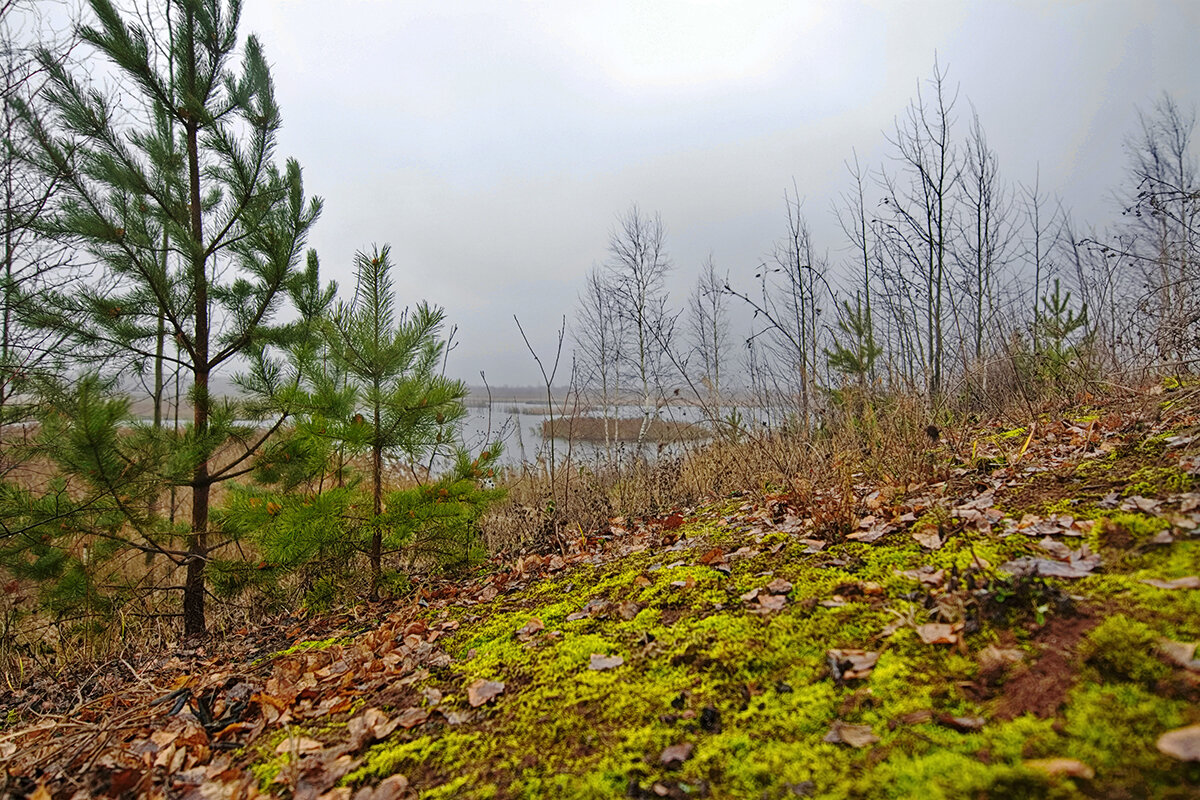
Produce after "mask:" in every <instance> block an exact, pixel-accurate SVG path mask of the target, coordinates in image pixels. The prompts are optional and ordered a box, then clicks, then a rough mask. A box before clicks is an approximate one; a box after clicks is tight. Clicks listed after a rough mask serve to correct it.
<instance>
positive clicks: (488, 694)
mask: <svg viewBox="0 0 1200 800" xmlns="http://www.w3.org/2000/svg"><path fill="white" fill-rule="evenodd" d="M503 691H504V683H503V682H502V681H488V680H484V679H483V678H480V679H479V680H477V681H475V682H474V683H472V684H471V685H470V686H468V687H467V702H468V703H470V704H471V708H479V707H480V706H481V705H483V704H484V703H487V702H489V701H490V700H493V699H494V698H495V697H496V696H497V695H499V694H500V693H501V692H503Z"/></svg>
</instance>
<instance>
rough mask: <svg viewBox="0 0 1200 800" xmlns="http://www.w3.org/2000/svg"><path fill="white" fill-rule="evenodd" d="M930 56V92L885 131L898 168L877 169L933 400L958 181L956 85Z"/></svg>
mask: <svg viewBox="0 0 1200 800" xmlns="http://www.w3.org/2000/svg"><path fill="white" fill-rule="evenodd" d="M946 74H947V73H946V71H945V70H944V69H942V68H941V66H940V65H939V64H938V62H937V60H936V59H935V60H934V65H933V76H932V77H931V78H930V79H929V81H928V84H929V92H924V91H922V89H921V86H920V84H918V85H917V96H916V98H914V99H913V100H912V101H911V102H910V103H909V106H908V109H907V111H906V112H905V115H904V117H903V118H902V119H899V120H897V121H896V129H895V132H894V133H893V134H892V135H891V136H889V137H888V143H889V144H890V145H891V146H892V149H893V150H894V159H895V160H896V161H897V163H898V165H899V174H892V173H889V172H887V171H886V170H885V171H884V172H883V173H882V177H881V181H880V183H881V188H882V190H883V193H884V199H883V203H884V205H885V207H886V212H885V214H884V219H883V230H884V232H885V234H886V235H885V241H886V243H887V245H888V247H889V248H890V249H891V250H892V254H893V261H894V263H895V264H896V266H898V267H901V268H902V269H904V270H905V271H908V272H910V273H911V274H912V275H913V276H914V278H915V280H914V281H913V282H912V283H913V284H915V286H914V288H917V289H918V290H919V292H920V294H919V297H918V299H919V303H920V305H921V308H922V317H923V319H922V320H921V325H922V327H921V335H922V338H923V339H924V344H923V349H922V358H923V361H924V371H925V380H926V389H927V392H928V394H929V397H930V398H931V399H935V398H937V397H938V396H940V395H941V393H942V389H943V382H944V377H945V375H944V373H945V366H946V363H945V362H946V321H947V314H948V312H949V311H950V299H951V298H949V297H948V296H947V295H948V292H949V288H950V285H949V284H950V281H949V279H950V274H949V271H950V270H949V268H950V265H951V264H952V263H953V253H952V249H951V248H952V246H953V234H954V222H953V220H954V215H955V208H954V202H955V194H956V188H957V184H958V180H959V166H958V163H957V158H956V148H955V145H954V142H953V139H952V136H951V130H952V128H953V122H954V120H953V117H952V114H953V111H954V105H955V102H956V100H957V97H958V95H957V92H955V93H954V94H951V93H950V89H949V86H948V85H947V82H946Z"/></svg>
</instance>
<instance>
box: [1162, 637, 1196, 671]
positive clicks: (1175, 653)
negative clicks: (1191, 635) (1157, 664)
mask: <svg viewBox="0 0 1200 800" xmlns="http://www.w3.org/2000/svg"><path fill="white" fill-rule="evenodd" d="M1158 652H1160V653H1162V656H1163V658H1165V659H1167V661H1170V662H1171V663H1172V664H1175V665H1177V666H1180V667H1183V668H1184V669H1187V670H1191V671H1192V672H1200V659H1197V658H1196V643H1195V642H1176V641H1172V640H1171V639H1161V640H1159V642H1158Z"/></svg>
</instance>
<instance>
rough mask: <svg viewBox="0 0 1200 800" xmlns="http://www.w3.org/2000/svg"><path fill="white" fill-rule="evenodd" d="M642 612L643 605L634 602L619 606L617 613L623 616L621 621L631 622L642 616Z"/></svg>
mask: <svg viewBox="0 0 1200 800" xmlns="http://www.w3.org/2000/svg"><path fill="white" fill-rule="evenodd" d="M641 611H642V606H641V604H640V603H635V602H634V601H632V600H630V601H628V602H625V603H621V604H620V605H618V606H617V613H618V614H619V615H620V616H621V619H623V620H625V621H626V622H629V621H630V620H632V619H633V618H634V617H636V616H637V615H638V614H640V613H641Z"/></svg>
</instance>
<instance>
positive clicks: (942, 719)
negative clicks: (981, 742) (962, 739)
mask: <svg viewBox="0 0 1200 800" xmlns="http://www.w3.org/2000/svg"><path fill="white" fill-rule="evenodd" d="M937 721H938V724H939V725H944V726H945V727H947V728H952V729H953V730H956V731H958V732H959V733H972V732H974V731H977V730H979V729H980V728H982V727H983V726H984V725H985V724H986V723H987V720H985V719H984V718H983V717H954V716H951V715H950V714H938V716H937Z"/></svg>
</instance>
